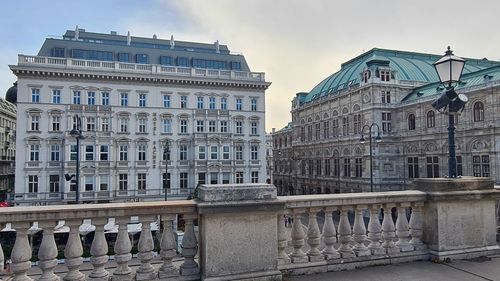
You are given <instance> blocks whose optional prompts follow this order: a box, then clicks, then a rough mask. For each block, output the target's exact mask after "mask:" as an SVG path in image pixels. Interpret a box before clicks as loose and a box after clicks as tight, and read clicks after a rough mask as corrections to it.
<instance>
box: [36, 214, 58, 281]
mask: <svg viewBox="0 0 500 281" xmlns="http://www.w3.org/2000/svg"><path fill="white" fill-rule="evenodd" d="M56 225H57V223H54V222H51V221H40V222H38V227H40V228H42V229H43V237H42V242H41V244H40V248H39V249H38V258H39V259H40V262H39V263H38V266H39V267H40V269H41V270H42V276H40V279H38V280H40V281H56V280H60V278H59V277H58V276H57V275H55V274H54V268H55V267H56V265H57V245H56V241H55V240H54V227H56Z"/></svg>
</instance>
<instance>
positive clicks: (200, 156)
mask: <svg viewBox="0 0 500 281" xmlns="http://www.w3.org/2000/svg"><path fill="white" fill-rule="evenodd" d="M206 150H207V148H206V147H205V146H198V159H199V160H205V159H206Z"/></svg>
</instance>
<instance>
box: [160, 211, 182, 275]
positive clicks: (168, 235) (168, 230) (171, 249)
mask: <svg viewBox="0 0 500 281" xmlns="http://www.w3.org/2000/svg"><path fill="white" fill-rule="evenodd" d="M161 219H162V221H163V233H162V237H161V243H160V247H161V250H160V256H161V259H162V260H163V264H162V266H161V267H160V270H159V272H158V275H159V277H160V279H166V278H169V277H175V276H178V275H179V270H178V269H177V268H176V267H175V266H174V265H173V263H172V259H173V258H174V257H175V256H176V254H177V251H176V247H177V244H176V243H175V236H174V230H173V228H172V221H173V220H175V215H172V214H168V215H162V216H161Z"/></svg>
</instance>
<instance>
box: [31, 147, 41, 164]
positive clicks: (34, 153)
mask: <svg viewBox="0 0 500 281" xmlns="http://www.w3.org/2000/svg"><path fill="white" fill-rule="evenodd" d="M30 161H40V145H39V144H31V145H30Z"/></svg>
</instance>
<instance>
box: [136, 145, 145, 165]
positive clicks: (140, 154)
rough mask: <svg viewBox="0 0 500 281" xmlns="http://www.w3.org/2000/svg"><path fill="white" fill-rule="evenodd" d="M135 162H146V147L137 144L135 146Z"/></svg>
mask: <svg viewBox="0 0 500 281" xmlns="http://www.w3.org/2000/svg"><path fill="white" fill-rule="evenodd" d="M137 160H138V161H146V145H145V144H142V143H141V144H139V145H137Z"/></svg>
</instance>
